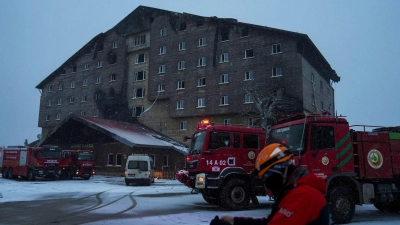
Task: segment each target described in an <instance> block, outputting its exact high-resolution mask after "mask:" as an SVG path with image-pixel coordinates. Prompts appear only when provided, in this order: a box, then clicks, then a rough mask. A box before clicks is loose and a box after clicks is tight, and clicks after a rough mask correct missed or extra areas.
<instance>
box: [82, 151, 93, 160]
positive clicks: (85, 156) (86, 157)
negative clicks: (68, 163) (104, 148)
mask: <svg viewBox="0 0 400 225" xmlns="http://www.w3.org/2000/svg"><path fill="white" fill-rule="evenodd" d="M78 160H82V161H83V160H85V161H93V160H94V156H93V154H88V153H79V155H78Z"/></svg>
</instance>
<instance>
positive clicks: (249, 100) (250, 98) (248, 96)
mask: <svg viewBox="0 0 400 225" xmlns="http://www.w3.org/2000/svg"><path fill="white" fill-rule="evenodd" d="M244 103H253V95H251V94H249V93H247V94H245V95H244Z"/></svg>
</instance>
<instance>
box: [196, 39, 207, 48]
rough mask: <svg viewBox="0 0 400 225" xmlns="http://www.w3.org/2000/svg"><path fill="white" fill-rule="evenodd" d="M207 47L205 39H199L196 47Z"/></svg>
mask: <svg viewBox="0 0 400 225" xmlns="http://www.w3.org/2000/svg"><path fill="white" fill-rule="evenodd" d="M206 45H207V38H205V37H203V38H200V39H199V44H198V45H197V47H200V46H206Z"/></svg>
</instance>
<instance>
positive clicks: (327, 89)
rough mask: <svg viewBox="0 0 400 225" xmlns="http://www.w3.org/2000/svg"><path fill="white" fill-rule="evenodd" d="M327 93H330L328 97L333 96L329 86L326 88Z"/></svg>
mask: <svg viewBox="0 0 400 225" xmlns="http://www.w3.org/2000/svg"><path fill="white" fill-rule="evenodd" d="M326 93H327V94H328V98H330V97H331V91H330V90H329V88H326Z"/></svg>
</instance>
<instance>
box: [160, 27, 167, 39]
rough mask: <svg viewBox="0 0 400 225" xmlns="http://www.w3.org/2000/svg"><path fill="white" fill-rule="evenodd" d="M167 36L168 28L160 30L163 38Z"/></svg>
mask: <svg viewBox="0 0 400 225" xmlns="http://www.w3.org/2000/svg"><path fill="white" fill-rule="evenodd" d="M166 35H167V28H163V29H161V30H160V36H161V37H164V36H166Z"/></svg>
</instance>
